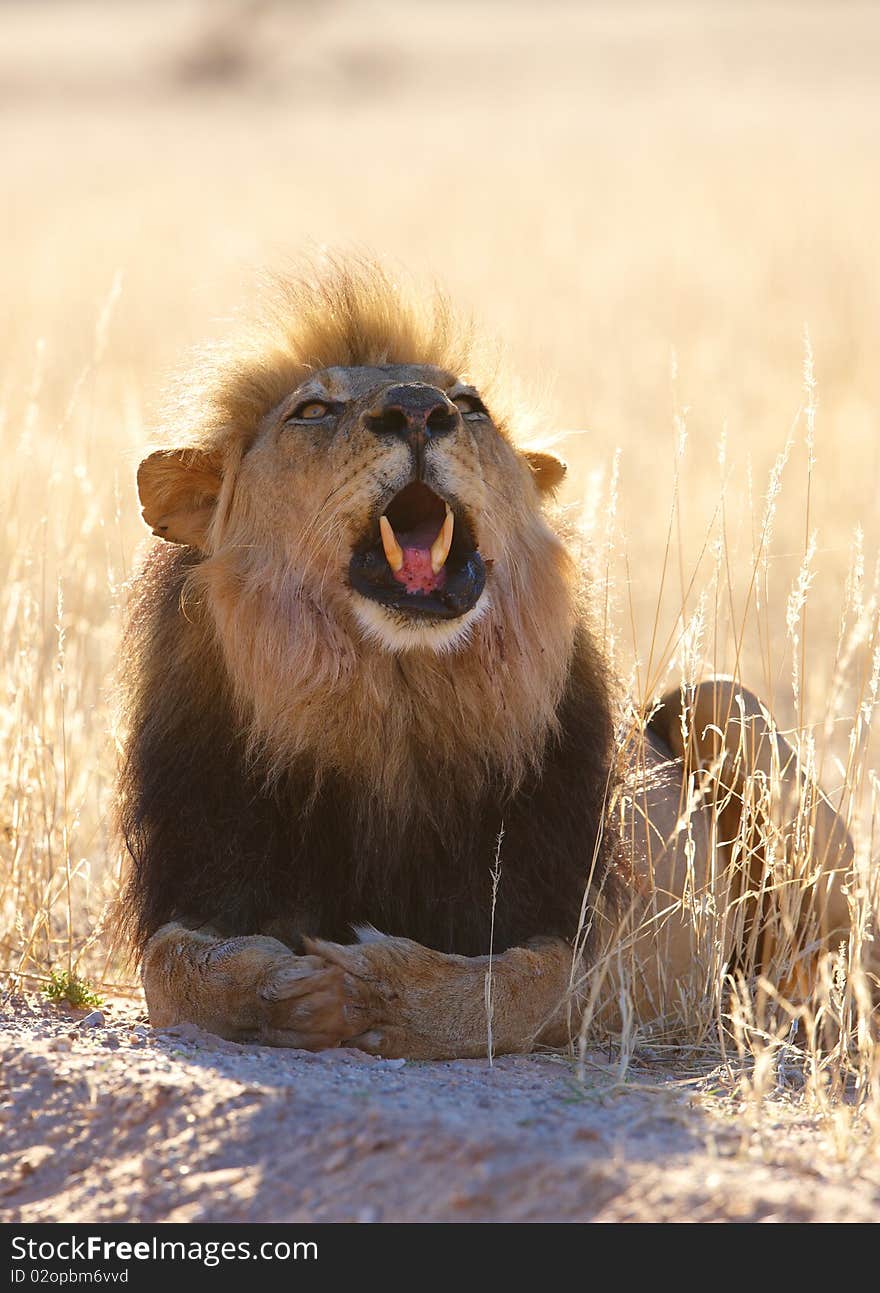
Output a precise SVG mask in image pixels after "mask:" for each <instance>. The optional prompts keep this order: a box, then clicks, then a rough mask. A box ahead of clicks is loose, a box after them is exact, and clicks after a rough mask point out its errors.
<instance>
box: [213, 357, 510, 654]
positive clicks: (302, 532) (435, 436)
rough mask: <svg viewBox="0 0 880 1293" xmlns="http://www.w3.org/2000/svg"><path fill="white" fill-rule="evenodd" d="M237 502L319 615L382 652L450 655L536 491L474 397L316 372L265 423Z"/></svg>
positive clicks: (444, 384)
mask: <svg viewBox="0 0 880 1293" xmlns="http://www.w3.org/2000/svg"><path fill="white" fill-rule="evenodd" d="M236 492H237V494H240V496H241V497H240V498H239V499H238V500H237V501H238V502H239V504H245V496H246V500H247V501H246V506H247V508H248V511H249V513H250V516H251V517H252V518H256V516H257V514H258V513H259V512H262V513H263V514H264V516H265V517H266V519H267V520H268V521H269V524H270V527H271V531H272V534H273V535H274V536H281V537H282V539H283V542H284V544H285V548H286V550H287V554H288V558H289V560H290V561H291V563H292V564H293V565H295V566H297V567H299V568H300V569H302V570H309V571H311V572H312V574H313V575H314V576H317V577H318V578H319V579H320V582H321V587H322V596H323V599H324V601H325V604H327V605H328V606H331V607H333V609H334V611H335V613H336V614H337V616H342V617H345V616H346V614H348V616H349V617H350V618H352V619H353V620H354V621H355V622H356V624H357V625H358V627H359V629H360V631H361V632H364V633H366V634H367V635H368V636H369V637H371V638H373V639H376V640H378V641H379V642H380V643H382V644H383V645H384V646H386V647H389V648H391V649H393V650H401V649H407V648H408V647H413V646H430V647H433V648H435V649H442V648H444V647H448V646H450V645H452V644H454V643H455V642H456V641H458V640H460V639H461V637H462V636H463V635H464V634H466V633H467V631H468V629H469V627H470V626H471V625H472V624H473V623H474V621H475V620H476V619H477V618H479V617H480V616H481V615H483V614H485V613H486V611H487V609H488V608H489V606H490V604H491V582H492V580H491V569H492V564H493V562H494V561H495V560H496V559H497V553H498V552H499V551H501V550H503V545H504V540H505V536H506V535H507V534H508V533H509V532H510V530H511V527H512V526H513V525H514V524H515V518H516V513H517V509H518V507H519V508H522V506H523V505H524V503H525V501H526V498H527V497H528V496H529V494H531V496H532V499H533V500H534V486H533V485H532V482H531V480H530V479H529V472H528V469H527V468H526V467H525V465H524V464H523V463H522V460H521V459H520V458H519V455H517V453H516V451H515V450H514V449H513V447H512V446H511V445H510V444H509V443H508V442H507V441H505V440H504V439H503V437H502V436H501V435H500V434H499V432H498V430H497V429H496V427H495V425H494V423H493V421H492V417H491V414H490V412H489V410H488V409H487V408H486V406H485V405H484V403H483V401H482V399H481V397H480V394H479V392H477V391H476V390H474V389H473V387H471V386H469V385H467V384H466V383H464V382H462V381H460V380H459V379H458V378H457V377H456V376H455V375H453V374H450V373H446V372H443V371H441V370H439V369H437V368H432V367H422V366H415V365H407V366H391V365H388V366H383V367H376V368H367V367H361V368H342V367H339V368H327V369H324V370H322V371H320V372H316V373H314V374H312V375H311V376H310V377H309V378H308V379H307V380H306V381H305V382H303V383H302V384H301V385H300V386H299V387H297V389H296V390H294V391H292V392H291V393H290V395H289V396H288V397H287V398H286V399H285V400H284V401H283V402H282V404H281V405H280V406H279V407H278V408H276V409H274V410H273V411H272V413H271V414H269V416H268V417H267V418H266V419H265V420H264V423H263V426H262V427H261V429H260V432H259V435H258V437H257V440H256V442H255V443H254V445H253V446H252V448H251V449H250V451H249V453H248V454H247V455H246V457H245V459H244V461H243V462H242V465H241V469H240V472H239V481H238V485H237V491H236Z"/></svg>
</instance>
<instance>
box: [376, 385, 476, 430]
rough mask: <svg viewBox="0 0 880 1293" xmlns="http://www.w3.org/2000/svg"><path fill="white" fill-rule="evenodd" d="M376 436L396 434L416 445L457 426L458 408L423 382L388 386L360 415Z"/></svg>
mask: <svg viewBox="0 0 880 1293" xmlns="http://www.w3.org/2000/svg"><path fill="white" fill-rule="evenodd" d="M363 420H364V426H366V427H368V428H369V430H370V431H375V433H376V434H377V435H396V436H399V437H400V438H401V439H402V440H407V441H410V442H411V443H414V444H416V445H419V446H421V445H424V443H425V442H426V441H427V440H431V439H433V438H434V437H435V436H441V435H447V434H448V433H449V432H450V431H454V430H455V428H456V427H457V426H458V422H459V413H458V409H457V408H456V407H455V405H454V404H453V403H452V401H451V400H448V399H447V398H446V396H445V395H444V394H443V392H442V391H439V390H438V389H437V387H436V386H427V385H425V384H424V383H423V382H407V383H406V385H401V386H389V387H388V389H387V390H385V391H383V392H382V395H381V396H380V398H379V399H378V400H377V401H376V403H375V404H374V405H373V407H372V408H371V409H368V410H367V412H366V413H365V414H364V417H363Z"/></svg>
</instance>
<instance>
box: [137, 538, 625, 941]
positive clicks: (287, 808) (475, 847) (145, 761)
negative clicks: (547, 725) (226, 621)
mask: <svg viewBox="0 0 880 1293" xmlns="http://www.w3.org/2000/svg"><path fill="white" fill-rule="evenodd" d="M197 560H198V554H196V553H194V552H193V551H192V550H191V549H186V548H184V549H180V548H178V549H169V548H158V549H156V550H154V551H153V552H152V553H151V554H150V557H149V560H148V562H147V564H146V567H145V569H144V571H143V572H142V574H141V575H140V576H139V578H138V580H137V583H136V590H137V591H136V598H135V601H134V603H133V605H132V608H131V613H130V617H129V628H128V633H127V638H126V643H125V650H124V655H123V675H124V676H127V678H128V680H129V685H128V693H129V706H128V715H127V717H128V723H129V726H130V732H131V736H130V740H129V745H128V749H127V754H126V758H125V763H124V767H123V769H122V779H121V784H122V806H121V821H122V829H123V833H124V838H125V841H126V844H127V846H128V850H129V852H130V855H131V858H132V869H131V878H130V882H129V887H128V893H127V900H126V904H125V909H126V912H127V921H128V925H129V931H128V932H129V934H130V935H131V937H132V939H133V941H134V943H135V945H136V946H137V947H138V948H141V949H142V947H143V945H144V943H145V942H146V940H147V939H148V938H149V937H150V935H151V934H152V933H153V932H154V931H155V930H156V929H157V928H158V927H159V926H160V925H161V924H163V923H164V922H165V921H168V920H170V919H172V918H173V917H180V918H182V919H184V920H188V921H190V922H194V923H198V924H202V923H209V924H212V925H214V926H216V927H217V928H219V929H220V930H222V931H225V932H228V933H230V934H245V933H254V932H257V931H262V932H267V931H271V932H276V933H278V934H280V935H282V936H284V937H286V938H287V939H288V940H290V941H291V942H293V941H294V940H295V938H296V936H298V935H301V934H316V935H320V936H322V937H325V938H332V939H337V940H339V941H343V942H347V941H350V940H351V937H352V927H353V926H354V925H357V924H363V923H371V924H374V925H376V926H377V927H378V928H379V929H381V930H383V931H384V932H386V933H391V934H400V935H405V936H408V937H410V938H413V939H415V940H417V941H419V942H422V943H424V944H426V945H427V946H429V947H433V948H436V949H438V950H442V951H450V952H458V953H462V954H479V953H485V952H488V950H489V925H490V915H491V903H490V888H491V885H490V870H491V867H492V863H493V859H494V856H495V851H496V842H497V838H498V836H499V833H500V832H501V830H502V829H503V832H504V835H503V841H502V844H501V853H500V858H501V881H500V885H499V888H498V902H497V910H496V913H495V943H494V946H495V948H496V949H497V950H501V949H503V948H505V947H508V946H512V945H515V944H517V943H522V942H524V941H525V940H527V939H528V938H530V937H532V936H534V935H535V934H536V933H538V932H540V933H541V934H542V935H552V934H559V935H561V936H563V937H565V938H569V939H572V938H574V936H575V934H576V931H577V925H578V917H579V913H580V910H581V904H582V900H583V896H584V891H585V888H586V887H587V884H588V881H589V880H590V876H591V873H592V885H591V888H592V889H593V890H594V891H595V890H597V889H598V888H599V886H600V885H601V884H602V883H603V881H606V880H607V872H608V859H609V857H610V856H611V852H612V843H611V841H610V840H609V838H608V836H607V834H606V833H605V831H604V823H605V802H606V792H607V788H608V783H609V778H610V775H611V772H610V770H611V765H612V748H613V724H612V718H611V709H610V701H609V696H608V691H607V687H606V683H605V670H604V668H603V665H602V662H601V661H600V660H599V658H598V657H597V654H596V651H595V648H594V647H593V645H592V643H591V641H590V639H589V637H588V636H587V634H586V633H585V632H580V633H579V634H578V635H577V638H576V641H575V649H574V652H573V655H572V659H571V664H570V669H569V673H568V678H567V680H566V684H565V689H564V695H563V700H562V704H561V706H560V709H559V714H558V717H559V725H558V733H557V734H556V735H553V736H550V737H549V738H548V742H547V746H546V748H545V750H544V753H543V758H542V759H541V760H540V765H539V770H538V771H537V772H535V773H533V774H531V775H530V776H529V777H528V778H527V779H526V781H525V782H524V783H523V784H522V785H521V786H520V787H519V788H518V789H517V790H516V791H515V792H513V793H510V792H509V791H508V790H506V789H505V786H504V784H503V781H502V779H501V778H500V777H499V779H498V780H497V781H496V782H495V784H493V783H492V781H491V780H490V781H489V782H488V783H487V784H486V785H485V786H482V787H480V788H479V790H478V791H477V793H476V794H475V795H474V797H473V798H471V799H468V798H467V796H458V797H457V798H456V799H454V800H450V801H449V802H447V803H444V804H443V806H442V807H443V812H442V819H443V822H444V827H443V830H442V834H441V833H440V832H439V831H438V830H437V829H436V828H435V827H433V826H432V825H431V824H430V823H427V822H424V821H418V820H417V821H414V822H413V821H411V822H410V823H409V824H408V826H407V828H406V829H405V830H404V831H403V832H400V831H396V830H395V829H394V827H393V824H390V823H389V819H388V816H387V814H384V813H381V812H377V813H376V815H375V816H374V817H372V818H370V819H369V820H364V817H365V815H366V816H369V814H368V809H366V808H365V806H364V805H365V801H364V800H363V798H362V797H361V796H358V795H357V794H354V793H352V789H351V787H350V786H347V785H346V784H345V782H344V781H343V780H341V779H335V780H334V779H330V780H328V779H326V778H325V779H323V781H322V782H321V784H320V786H319V787H318V789H317V790H316V786H315V781H314V777H313V775H312V773H311V770H310V768H309V767H308V766H307V765H305V764H301V765H300V766H297V767H295V768H291V769H290V770H289V772H288V774H287V776H286V777H284V778H283V779H281V780H280V781H276V782H275V783H274V784H273V786H272V788H271V789H268V788H267V786H266V782H265V779H264V777H263V776H262V773H261V770H260V769H259V767H249V766H248V765H247V763H246V761H245V755H244V743H243V740H242V736H241V733H240V731H239V730H238V727H237V724H236V720H235V717H234V712H235V711H234V708H233V706H232V704H231V701H230V697H229V689H228V686H227V684H226V680H225V679H224V677H223V673H222V665H221V663H220V660H219V658H218V654H217V652H216V649H215V647H214V646H213V645H212V642H211V638H210V635H209V633H208V632H207V631H206V629H205V627H204V625H203V624H201V623H200V622H199V617H198V616H196V617H195V618H190V619H186V618H184V616H183V615H182V613H181V609H180V594H181V589H182V586H183V582H184V580H185V579H186V576H187V574H188V572H189V571H190V570H191V568H192V566H193V564H194V562H196V561H197ZM358 805H360V806H359V807H358ZM594 851H595V854H596V857H595V867H594Z"/></svg>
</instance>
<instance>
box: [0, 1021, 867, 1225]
mask: <svg viewBox="0 0 880 1293" xmlns="http://www.w3.org/2000/svg"><path fill="white" fill-rule="evenodd" d="M0 1072H2V1080H0V1220H4V1221H58V1220H65V1221H122V1220H125V1221H132V1220H133V1221H138V1220H141V1221H196V1220H197V1221H310V1220H314V1221H351V1220H355V1221H364V1222H370V1221H380V1222H381V1221H422V1220H426V1221H427V1220H437V1221H479V1220H503V1221H551V1220H565V1221H587V1220H592V1221H627V1220H638V1221H649V1220H675V1221H684V1220H707V1221H709V1220H713V1221H714V1220H737V1221H739V1220H753V1221H773V1220H827V1221H832V1220H833V1221H843V1220H846V1221H857V1220H858V1221H865V1220H874V1221H877V1220H880V1159H878V1157H877V1155H876V1142H874V1143H873V1148H872V1144H871V1142H870V1141H869V1140H868V1138H867V1136H866V1137H865V1139H864V1140H863V1141H860V1138H859V1134H858V1133H857V1132H855V1133H854V1132H853V1131H852V1130H851V1129H850V1130H849V1131H848V1133H847V1142H846V1147H845V1151H844V1150H843V1148H842V1147H841V1146H838V1147H837V1149H836V1148H835V1143H834V1134H833V1131H834V1128H833V1125H831V1126H830V1127H829V1126H828V1125H827V1124H823V1123H820V1121H819V1120H818V1118H816V1117H815V1116H810V1115H808V1114H807V1113H806V1112H805V1111H804V1110H803V1108H801V1107H800V1106H799V1103H798V1098H797V1092H796V1089H795V1090H788V1091H787V1090H785V1089H780V1090H779V1091H778V1093H777V1095H775V1096H774V1097H773V1099H772V1100H770V1101H769V1102H765V1104H764V1106H763V1108H762V1109H761V1111H760V1115H758V1114H757V1113H756V1111H755V1110H753V1109H751V1108H750V1107H749V1106H747V1105H744V1104H743V1103H742V1102H741V1101H740V1100H739V1099H738V1097H737V1096H736V1094H735V1092H733V1091H731V1090H730V1089H729V1088H728V1086H727V1084H726V1083H725V1080H724V1074H723V1073H722V1072H721V1071H719V1070H716V1071H715V1072H713V1073H708V1072H704V1073H703V1075H698V1076H696V1077H695V1076H693V1075H691V1076H682V1072H683V1070H682V1067H681V1065H679V1066H678V1067H677V1070H676V1072H675V1074H673V1073H671V1072H670V1070H669V1067H668V1066H667V1065H664V1064H661V1063H659V1062H656V1063H653V1064H652V1063H651V1062H650V1061H643V1062H642V1063H640V1064H639V1065H638V1066H636V1067H635V1068H634V1069H633V1070H632V1071H631V1075H630V1078H629V1080H628V1082H627V1084H626V1085H625V1086H623V1087H621V1086H619V1085H616V1084H615V1072H616V1065H615V1063H614V1060H613V1057H608V1056H597V1055H593V1056H590V1058H589V1063H588V1065H587V1067H586V1071H585V1080H584V1082H583V1083H579V1082H578V1080H577V1074H576V1072H575V1068H574V1065H573V1064H572V1062H571V1061H569V1060H568V1059H566V1058H564V1057H559V1056H530V1057H524V1056H517V1057H506V1058H501V1059H499V1060H497V1061H496V1062H495V1065H494V1067H490V1065H489V1064H488V1062H487V1061H481V1060H480V1061H477V1060H469V1061H456V1062H451V1063H431V1064H426V1063H409V1062H404V1061H401V1060H390V1061H386V1060H377V1059H372V1058H370V1057H367V1056H365V1055H363V1054H361V1053H359V1052H357V1051H349V1050H337V1051H332V1052H327V1053H325V1054H322V1055H310V1054H307V1053H305V1052H301V1051H279V1050H272V1049H269V1048H265V1047H259V1046H239V1045H234V1044H232V1043H228V1042H223V1041H220V1040H219V1039H216V1038H212V1037H210V1036H208V1035H207V1034H205V1033H201V1032H199V1030H196V1029H192V1028H184V1029H176V1030H164V1031H156V1030H152V1029H151V1028H150V1027H149V1026H148V1024H147V1023H146V1019H145V1016H144V1014H143V1012H142V1010H141V1008H139V1007H138V1006H137V1005H132V1004H131V1003H110V1004H108V1005H105V1006H104V1007H103V1008H102V1010H101V1012H100V1015H99V1016H97V1017H95V1016H94V1015H93V1014H92V1015H90V1014H89V1013H88V1012H86V1011H82V1010H79V1011H73V1010H69V1009H66V1008H59V1007H57V1006H54V1005H49V1004H46V1003H44V1002H42V1001H41V1000H39V999H37V998H24V997H18V998H16V999H14V1000H13V1001H11V1002H6V1003H5V1004H4V1006H3V1017H2V1034H0Z"/></svg>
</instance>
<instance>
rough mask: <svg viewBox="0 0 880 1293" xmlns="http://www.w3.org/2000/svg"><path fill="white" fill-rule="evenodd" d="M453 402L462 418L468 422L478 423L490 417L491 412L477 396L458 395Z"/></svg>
mask: <svg viewBox="0 0 880 1293" xmlns="http://www.w3.org/2000/svg"><path fill="white" fill-rule="evenodd" d="M452 402H453V404H454V405H455V407H456V408H457V409H458V411H459V413H460V414H461V416H462V417H463V418H465V419H466V420H467V421H468V422H476V421H477V420H478V419H481V418H487V417H488V416H489V410H488V409H487V408H486V406H485V404H484V403H483V401H482V400H481V399H478V398H477V396H476V395H456V397H455V399H454V400H453V401H452Z"/></svg>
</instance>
